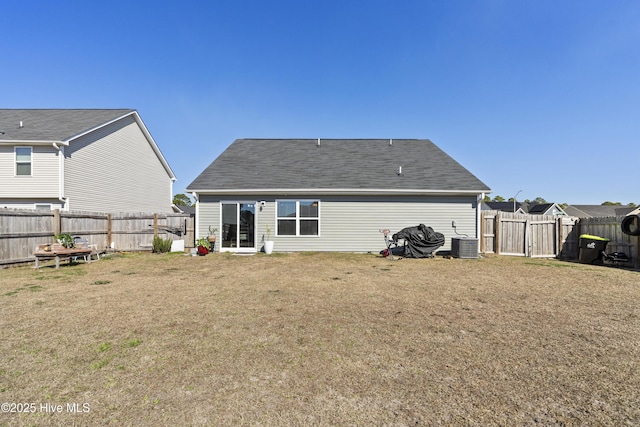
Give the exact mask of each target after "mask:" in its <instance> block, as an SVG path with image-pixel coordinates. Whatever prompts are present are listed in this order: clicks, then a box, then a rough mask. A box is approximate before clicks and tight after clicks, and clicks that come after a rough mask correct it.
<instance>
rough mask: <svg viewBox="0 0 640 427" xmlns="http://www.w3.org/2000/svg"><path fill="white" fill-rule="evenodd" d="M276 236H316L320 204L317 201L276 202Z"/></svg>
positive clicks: (318, 225)
mask: <svg viewBox="0 0 640 427" xmlns="http://www.w3.org/2000/svg"><path fill="white" fill-rule="evenodd" d="M276 204H277V213H276V215H277V224H278V226H277V230H276V234H277V235H278V236H318V235H319V230H320V202H319V201H318V200H278V201H277V202H276Z"/></svg>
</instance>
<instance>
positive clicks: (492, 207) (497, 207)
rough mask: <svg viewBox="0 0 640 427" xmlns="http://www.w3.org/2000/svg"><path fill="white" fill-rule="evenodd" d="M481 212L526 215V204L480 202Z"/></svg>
mask: <svg viewBox="0 0 640 427" xmlns="http://www.w3.org/2000/svg"><path fill="white" fill-rule="evenodd" d="M482 210H487V211H500V212H511V213H517V214H526V213H527V204H526V203H522V202H515V203H514V202H513V201H511V202H482Z"/></svg>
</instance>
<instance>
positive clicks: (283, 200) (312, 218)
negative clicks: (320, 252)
mask: <svg viewBox="0 0 640 427" xmlns="http://www.w3.org/2000/svg"><path fill="white" fill-rule="evenodd" d="M275 202H276V203H275V217H276V220H275V223H276V237H298V238H300V237H302V238H317V237H320V235H321V231H320V230H321V221H320V218H321V216H322V215H321V212H320V208H321V206H320V205H321V204H322V203H321V202H320V199H277V200H276V201H275ZM278 202H296V216H295V218H294V217H279V216H278ZM300 202H317V203H318V216H317V217H301V216H300ZM281 219H282V220H295V221H296V234H280V227H279V226H278V221H279V220H281ZM301 219H302V220H305V219H307V220H308V219H311V220H316V221H318V234H300V220H301Z"/></svg>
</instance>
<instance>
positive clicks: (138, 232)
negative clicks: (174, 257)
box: [0, 209, 195, 265]
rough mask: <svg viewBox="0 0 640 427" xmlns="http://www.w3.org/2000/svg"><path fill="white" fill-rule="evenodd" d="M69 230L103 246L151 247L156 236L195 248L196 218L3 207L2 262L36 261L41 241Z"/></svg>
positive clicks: (124, 248) (121, 248)
mask: <svg viewBox="0 0 640 427" xmlns="http://www.w3.org/2000/svg"><path fill="white" fill-rule="evenodd" d="M61 233H69V234H71V235H72V236H81V237H83V238H86V239H87V240H88V241H89V243H91V244H95V245H97V246H98V248H100V249H107V248H108V249H115V250H118V251H140V250H150V249H151V248H152V245H153V238H154V237H155V236H159V237H162V238H164V239H171V240H179V239H184V240H185V247H187V248H190V247H193V243H194V239H195V221H194V218H193V217H190V216H189V215H185V214H177V213H176V214H174V213H97V212H66V211H59V210H55V211H46V212H42V211H33V210H14V209H0V265H1V264H12V263H19V262H27V261H33V259H34V258H33V250H34V248H35V247H36V245H38V244H40V243H53V240H54V238H53V236H55V235H57V234H61Z"/></svg>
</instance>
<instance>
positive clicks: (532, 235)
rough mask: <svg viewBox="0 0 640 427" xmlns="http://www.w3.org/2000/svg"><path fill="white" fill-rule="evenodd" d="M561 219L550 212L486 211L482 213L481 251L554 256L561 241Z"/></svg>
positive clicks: (513, 254)
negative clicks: (539, 213) (528, 213)
mask: <svg viewBox="0 0 640 427" xmlns="http://www.w3.org/2000/svg"><path fill="white" fill-rule="evenodd" d="M558 227H559V225H558V220H557V218H555V217H553V216H547V215H522V214H516V213H510V212H497V211H486V212H483V214H482V240H483V241H482V243H483V247H482V251H483V252H484V253H496V254H500V255H511V256H527V257H538V258H550V257H555V256H556V255H557V254H558V248H559V247H560V245H561V242H560V240H559V239H558V236H559V230H558Z"/></svg>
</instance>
